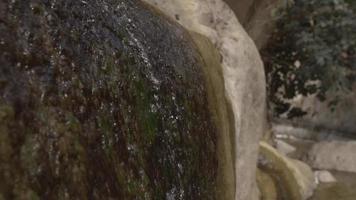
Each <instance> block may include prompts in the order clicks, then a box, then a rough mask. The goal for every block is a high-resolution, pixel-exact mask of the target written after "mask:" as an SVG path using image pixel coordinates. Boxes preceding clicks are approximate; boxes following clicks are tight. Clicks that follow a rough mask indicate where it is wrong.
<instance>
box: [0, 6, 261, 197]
mask: <svg viewBox="0 0 356 200" xmlns="http://www.w3.org/2000/svg"><path fill="white" fill-rule="evenodd" d="M241 48H242V49H243V48H244V47H241ZM251 59H252V58H251ZM205 62H206V61H203V59H202V57H201V56H200V53H199V52H198V51H197V49H196V46H195V45H194V44H193V41H192V40H191V39H190V36H189V35H188V33H187V32H186V31H185V30H184V29H183V28H182V27H181V26H179V25H177V24H176V23H175V22H173V21H172V20H168V19H166V18H165V17H163V16H160V15H158V14H157V13H156V12H155V11H154V10H152V9H151V8H148V7H147V6H146V5H143V4H142V3H141V2H140V1H136V0H130V1H127V0H107V1H85V0H82V1H68V0H56V1H48V0H28V1H19V0H13V1H7V0H5V1H0V199H125V200H131V199H168V200H170V199H204V200H205V199H215V197H216V196H215V188H216V184H217V183H216V182H217V167H218V166H217V164H218V159H217V156H216V151H217V149H216V136H217V132H218V130H220V128H221V126H218V125H217V123H216V122H215V120H214V118H213V117H212V113H214V112H213V111H212V109H211V108H210V105H211V101H210V100H209V99H210V96H212V95H211V94H208V89H207V85H208V83H207V81H208V80H209V79H207V78H206V77H205V75H204V74H205V71H204V70H205V69H204V68H205V67H204V63H205ZM241 81H243V80H241ZM242 83H243V82H242ZM222 91H223V90H222ZM251 98H252V97H250V99H249V100H252V99H251ZM240 103H243V102H240ZM251 112H252V113H255V110H252V111H251ZM247 120H249V119H247ZM253 137H254V138H255V137H257V136H255V135H253ZM252 147H254V144H252ZM251 163H252V162H251Z"/></svg>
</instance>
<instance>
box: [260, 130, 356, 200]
mask: <svg viewBox="0 0 356 200" xmlns="http://www.w3.org/2000/svg"><path fill="white" fill-rule="evenodd" d="M272 138H273V139H271V140H270V141H269V142H268V143H269V144H271V146H269V147H268V148H266V145H267V146H268V145H269V144H267V143H264V142H263V143H261V146H260V147H261V148H260V157H262V158H260V160H259V168H260V170H261V172H260V174H259V175H258V177H259V185H260V192H261V194H262V199H263V200H270V199H271V200H272V199H278V200H284V199H288V200H289V199H302V200H307V199H308V200H354V199H356V191H355V190H354V188H356V169H355V167H356V160H355V159H354V157H355V156H354V155H353V152H355V150H356V143H355V141H353V140H350V139H348V138H342V137H337V139H336V137H334V138H332V139H331V138H330V137H329V138H328V139H327V138H325V137H318V138H313V139H311V138H308V139H306V138H302V137H298V136H297V135H294V136H291V135H285V134H281V133H280V132H279V133H278V134H274V135H273V136H272ZM266 151H267V154H273V155H274V156H273V157H270V156H269V157H268V156H267V157H266V156H264V155H265V154H266ZM266 158H267V160H265V159H266ZM295 161H296V162H295ZM293 162H295V163H299V162H302V163H304V164H306V165H307V166H308V167H306V168H304V169H302V168H300V167H298V165H297V164H293ZM266 163H267V164H266ZM280 163H282V164H280ZM266 166H267V167H266ZM281 166H282V167H281ZM308 168H309V169H308ZM276 169H277V170H276ZM311 170H312V172H313V175H312V176H310V174H309V172H310V171H311ZM298 171H300V172H302V173H298ZM308 171H309V172H308ZM261 174H262V175H261ZM266 177H267V178H266ZM286 177H288V178H286ZM311 177H312V178H313V180H312V179H311ZM261 180H262V181H261ZM261 184H262V186H261ZM271 185H272V186H271ZM305 186H307V187H309V189H312V193H310V191H309V190H306V188H305ZM313 187H315V189H314V188H313ZM298 195H299V196H298Z"/></svg>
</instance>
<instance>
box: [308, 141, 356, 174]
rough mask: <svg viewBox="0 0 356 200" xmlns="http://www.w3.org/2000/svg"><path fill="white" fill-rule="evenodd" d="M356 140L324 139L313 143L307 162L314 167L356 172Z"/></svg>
mask: <svg viewBox="0 0 356 200" xmlns="http://www.w3.org/2000/svg"><path fill="white" fill-rule="evenodd" d="M355 152H356V141H324V142H319V143H316V144H314V145H313V147H312V148H311V150H310V152H309V153H308V156H307V162H308V163H309V164H310V165H311V166H312V167H314V168H317V169H326V170H338V171H347V172H354V173H356V155H355Z"/></svg>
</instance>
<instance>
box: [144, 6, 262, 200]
mask: <svg viewBox="0 0 356 200" xmlns="http://www.w3.org/2000/svg"><path fill="white" fill-rule="evenodd" d="M144 1H146V2H148V3H150V4H151V5H153V6H155V7H157V8H159V9H160V10H161V11H162V12H164V13H165V14H167V15H168V16H170V17H171V18H172V19H173V20H176V21H177V22H179V23H180V24H181V25H183V26H184V27H185V28H187V29H188V30H190V31H193V32H197V33H199V34H201V35H204V36H206V37H207V38H209V39H210V40H211V41H212V43H213V44H214V46H215V47H216V48H217V49H218V50H219V53H220V54H221V55H222V58H221V66H222V71H223V77H224V84H225V90H226V99H227V101H228V102H229V104H230V106H231V111H230V112H231V113H233V118H234V119H233V129H234V130H233V133H232V134H230V135H231V136H230V137H225V138H226V141H225V142H223V143H221V144H220V145H224V144H228V146H227V148H226V149H225V150H224V152H225V154H231V155H230V157H232V159H231V160H228V162H232V163H233V170H234V174H235V175H233V174H229V175H227V176H228V177H231V176H235V184H233V185H231V184H230V185H229V187H225V190H224V191H221V193H222V195H223V197H221V198H220V199H235V200H247V199H248V200H256V199H258V192H257V186H256V182H255V180H256V161H257V155H258V141H259V138H260V137H261V136H262V133H263V132H264V123H265V96H266V95H265V88H266V87H265V77H264V68H263V64H262V61H261V59H260V56H259V53H258V51H257V48H256V46H255V44H254V42H253V41H252V40H251V38H250V37H249V36H248V35H247V33H246V32H245V30H244V29H243V27H242V26H241V25H240V23H239V22H238V20H237V18H236V16H235V14H234V12H233V11H232V10H231V9H230V8H229V6H227V5H226V4H225V3H224V2H223V1H222V0H171V1H167V0H144ZM229 146H231V148H232V150H229V148H230V147H229ZM227 157H229V156H227ZM223 171H225V172H226V171H230V169H229V165H226V168H225V170H223ZM220 173H223V172H220ZM225 180H227V181H226V184H227V182H230V183H231V180H229V178H225Z"/></svg>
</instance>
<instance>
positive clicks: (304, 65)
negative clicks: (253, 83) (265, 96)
mask: <svg viewBox="0 0 356 200" xmlns="http://www.w3.org/2000/svg"><path fill="white" fill-rule="evenodd" d="M350 2H352V3H354V1H352V0H351V1H350V0H349V1H348V2H345V1H343V0H296V1H295V3H294V5H293V6H291V7H290V8H288V9H286V10H284V11H282V13H281V17H279V19H278V20H277V24H276V30H275V32H274V34H273V36H272V39H271V42H270V44H269V45H268V47H267V48H266V49H265V50H264V51H263V55H264V60H265V63H266V73H267V78H268V92H269V102H270V105H271V106H272V108H273V109H274V111H273V113H274V114H275V115H277V116H280V115H282V114H284V113H288V117H289V118H292V117H296V116H302V115H304V114H306V113H305V112H304V111H303V110H301V109H300V108H294V107H292V106H291V105H290V104H289V103H288V102H287V101H286V100H288V99H292V98H294V97H296V96H297V95H303V96H307V95H310V94H316V95H317V96H318V98H319V99H320V100H322V101H323V100H325V98H326V96H325V95H326V92H338V93H340V92H341V93H342V92H348V91H350V90H351V89H352V84H353V82H354V81H355V78H356V76H355V75H356V74H355V72H356V64H355V63H356V53H355V49H356V48H355V47H356V12H355V9H352V7H351V5H352V4H350ZM330 102H331V103H330V106H333V105H335V104H337V98H336V99H333V100H331V101H330Z"/></svg>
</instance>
